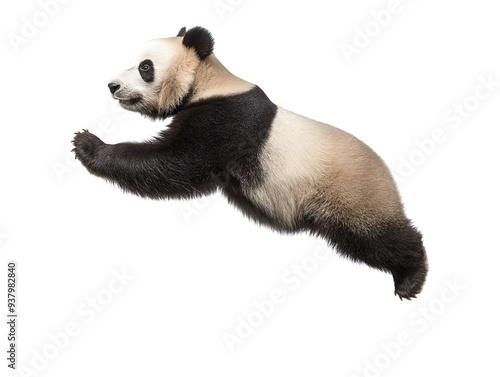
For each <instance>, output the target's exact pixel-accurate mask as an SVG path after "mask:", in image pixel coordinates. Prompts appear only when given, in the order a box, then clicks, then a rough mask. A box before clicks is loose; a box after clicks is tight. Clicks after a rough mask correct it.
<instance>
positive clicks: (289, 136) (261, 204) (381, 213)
mask: <svg viewBox="0 0 500 377" xmlns="http://www.w3.org/2000/svg"><path fill="white" fill-rule="evenodd" d="M259 160H260V162H261V165H262V171H263V179H262V183H261V184H260V185H259V186H257V187H256V188H252V189H248V190H245V189H244V188H242V189H243V192H244V194H245V196H247V197H248V198H249V200H251V201H252V203H253V204H254V205H256V206H257V207H258V208H259V209H260V210H261V211H263V212H264V213H265V214H266V215H267V216H268V217H269V218H271V219H272V220H273V221H275V222H276V223H277V224H278V225H279V226H280V227H283V228H285V229H290V230H293V229H296V228H297V227H300V223H301V221H302V219H303V218H304V215H305V214H306V215H308V216H311V215H312V216H316V215H317V216H322V217H323V218H332V217H334V218H336V219H339V220H342V221H345V222H350V223H352V224H353V225H354V226H355V227H361V228H363V227H368V226H371V224H370V223H375V222H377V221H380V219H381V218H383V217H391V213H396V212H398V213H399V212H400V210H401V206H400V203H399V196H398V193H397V190H396V188H395V185H394V182H393V180H392V178H391V176H390V173H389V172H388V170H387V168H386V166H385V164H384V163H383V162H382V160H381V159H380V157H378V155H376V154H375V153H374V152H373V151H372V150H371V149H370V148H369V147H367V146H366V145H365V144H364V143H362V142H361V141H359V140H358V139H357V138H355V137H354V136H352V135H350V134H348V133H347V132H344V131H342V130H340V129H338V128H335V127H333V126H330V125H327V124H324V123H320V122H317V121H314V120H312V119H309V118H306V117H303V116H301V115H298V114H295V113H293V112H291V111H288V110H285V109H282V108H280V107H278V110H277V113H276V117H275V119H274V122H273V124H272V126H271V131H270V134H269V138H268V139H267V141H266V143H265V145H264V146H263V148H262V150H261V153H260V156H259ZM385 214H387V216H386V215H385ZM353 217H355V218H356V219H354V220H353V219H352V218H353ZM359 219H363V220H362V221H364V222H365V223H364V224H357V223H358V222H359Z"/></svg>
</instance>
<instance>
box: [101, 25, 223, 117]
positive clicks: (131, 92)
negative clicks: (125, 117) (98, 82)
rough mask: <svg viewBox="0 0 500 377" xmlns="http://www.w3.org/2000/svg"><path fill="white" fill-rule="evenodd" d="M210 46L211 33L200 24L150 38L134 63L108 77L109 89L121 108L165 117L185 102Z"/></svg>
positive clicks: (208, 53) (149, 115) (211, 47)
mask: <svg viewBox="0 0 500 377" xmlns="http://www.w3.org/2000/svg"><path fill="white" fill-rule="evenodd" d="M213 47H214V41H213V38H212V36H211V34H210V32H209V31H208V30H206V29H203V28H201V27H195V28H192V29H189V30H188V31H186V28H182V29H181V30H180V31H179V33H178V34H177V36H176V37H173V38H163V39H154V40H152V41H149V42H147V43H146V44H145V45H144V46H143V48H142V49H141V52H140V54H139V56H138V57H137V59H136V60H135V61H134V63H133V66H132V67H130V68H129V69H126V70H125V71H123V72H122V73H120V74H119V75H118V76H116V77H114V78H113V79H112V80H111V82H110V83H109V84H108V87H109V90H110V92H111V94H112V96H113V98H115V99H117V100H118V101H119V102H120V105H121V106H122V107H123V108H125V109H127V110H131V111H137V112H139V113H141V114H143V115H145V116H148V117H150V118H153V119H165V118H166V117H168V116H170V115H172V114H174V113H175V112H176V110H178V109H179V107H180V106H182V104H183V103H185V102H186V101H188V99H189V96H190V94H191V92H192V87H193V82H194V78H195V73H196V69H197V68H198V66H199V64H200V63H201V62H202V61H203V60H205V59H206V58H207V57H208V56H209V55H210V54H211V53H212V51H213Z"/></svg>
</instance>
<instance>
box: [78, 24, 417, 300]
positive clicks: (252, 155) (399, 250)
mask: <svg viewBox="0 0 500 377" xmlns="http://www.w3.org/2000/svg"><path fill="white" fill-rule="evenodd" d="M177 38H182V45H183V46H184V47H185V48H187V49H188V50H186V51H184V53H185V54H187V55H186V57H185V59H184V60H183V63H182V64H184V65H185V66H187V67H188V68H186V69H185V71H186V72H191V71H192V70H193V69H192V68H191V67H190V66H189V64H191V65H192V66H193V67H199V64H203V63H202V62H203V61H204V60H205V59H207V58H208V57H209V56H210V55H211V54H212V50H213V39H212V36H211V35H210V33H208V31H206V30H205V29H203V28H200V27H196V28H193V29H190V30H188V31H186V29H185V28H183V29H181V30H180V31H179V33H178V36H177ZM169 43H170V42H169ZM176 48H177V47H176ZM189 51H193V52H194V53H195V55H194V56H191V55H189V54H190V52H189ZM196 59H198V61H199V62H198V63H196V62H195V60H196ZM212 60H213V59H212ZM142 64H148V65H149V67H150V68H149V70H151V71H150V72H149V73H148V72H147V71H145V72H140V76H141V77H142V79H143V81H144V82H146V83H147V85H153V81H156V73H157V66H156V63H155V62H154V61H151V60H150V59H144V60H142V62H141V63H139V64H138V68H139V69H140V67H141V65H142ZM179 64H180V63H179ZM209 64H212V65H215V66H217V64H218V63H217V62H215V61H212V62H209V63H206V65H207V66H208V65H209ZM174 68H176V67H174ZM196 69H197V70H199V69H198V68H196ZM218 69H222V68H218ZM149 70H148V71H149ZM175 72H179V71H175ZM180 74H181V73H179V75H180ZM165 75H166V74H165ZM224 75H226V76H227V74H226V73H225V71H224V74H223V75H222V76H221V77H225V76H224ZM199 76H200V77H202V79H199V80H201V81H203V80H205V79H204V78H203V77H204V76H203V74H200V75H199ZM186 77H191V76H189V75H188V74H186ZM193 77H195V76H193ZM168 79H169V78H168V77H166V76H165V78H163V80H168ZM186 80H187V81H189V82H190V84H189V85H184V87H183V88H184V89H183V90H180V89H179V92H178V94H177V96H176V98H174V99H173V100H172V101H173V104H169V106H170V107H168V109H169V110H168V112H167V110H165V111H164V112H163V113H162V110H161V106H162V104H161V103H160V102H161V101H160V102H159V103H158V104H157V105H156V106H157V107H158V108H159V109H160V110H158V109H157V107H152V105H150V104H149V102H145V104H140V106H141V107H139V108H135V107H133V108H131V109H132V110H134V111H139V112H141V113H142V114H144V115H146V116H150V117H152V118H165V117H166V116H173V119H172V121H171V124H170V125H169V127H168V128H167V129H166V130H164V131H162V132H161V133H160V134H159V135H158V136H156V137H155V138H154V139H152V140H149V141H146V142H142V143H136V142H134V143H132V142H130V143H119V144H114V145H110V144H105V143H104V142H102V141H101V140H100V139H99V138H97V137H96V136H95V135H93V134H91V133H89V132H88V131H83V132H79V133H77V134H76V136H75V138H74V140H73V143H74V146H75V148H74V151H75V153H76V157H77V158H78V159H79V160H80V161H81V162H82V163H83V165H85V167H86V168H87V169H88V170H89V172H91V173H92V174H94V175H97V176H100V177H103V178H105V179H107V180H109V181H111V182H114V183H116V184H118V185H119V186H120V187H122V188H123V189H125V190H126V191H128V192H131V193H133V194H136V195H140V196H143V197H148V198H154V199H162V198H193V197H198V196H201V195H206V194H210V193H212V192H214V191H216V190H218V189H219V190H221V191H222V192H223V193H224V194H225V195H226V196H227V198H228V200H229V201H230V202H231V203H232V204H234V205H236V206H237V207H239V208H240V209H241V210H242V211H243V212H244V213H245V214H246V215H248V216H249V217H251V218H253V219H254V220H256V221H258V222H260V223H263V224H265V225H268V226H270V227H272V228H274V229H277V230H279V231H282V232H298V231H308V232H310V233H312V234H314V235H319V236H321V237H323V238H325V239H326V240H328V241H329V242H330V244H331V245H332V246H335V247H336V248H337V249H338V251H339V252H340V253H341V254H342V255H344V256H347V257H349V258H351V259H352V260H355V261H358V262H364V263H366V264H368V265H369V266H372V267H374V268H377V269H380V270H383V271H386V272H390V273H392V275H393V278H394V283H395V287H396V289H395V292H396V293H397V294H398V295H399V296H400V297H401V298H408V299H410V298H411V297H415V295H416V294H417V293H419V292H420V290H421V289H422V286H423V284H424V282H425V277H426V273H427V258H426V253H425V249H424V247H423V245H422V237H421V234H420V233H419V232H418V231H417V230H416V229H415V228H414V227H413V226H412V224H411V222H410V221H409V220H408V219H407V218H406V217H405V216H404V214H403V212H402V206H401V205H400V201H399V198H398V197H397V192H396V191H394V192H395V193H394V194H393V196H395V197H394V198H392V197H391V199H390V201H389V202H388V205H387V206H388V207H391V205H392V206H393V207H394V209H393V210H390V211H389V210H387V214H385V213H383V212H384V210H383V209H382V210H377V208H384V206H385V203H381V206H379V205H378V204H377V203H376V201H375V199H373V200H374V201H375V203H376V205H374V207H373V208H366V209H363V211H364V212H362V213H361V215H359V213H360V212H356V211H359V208H357V207H362V206H361V204H363V203H360V204H359V206H357V205H354V206H353V205H351V204H349V206H347V205H344V204H343V203H335V202H333V203H330V202H331V201H332V200H333V198H335V195H333V194H331V193H330V192H329V191H326V193H325V190H322V189H321V187H323V186H324V187H328V185H335V184H337V185H340V186H342V184H343V183H342V182H340V183H339V182H335V181H334V180H333V179H332V181H331V182H328V181H327V182H324V181H325V179H326V178H322V180H321V179H319V178H318V179H317V180H316V182H317V183H318V182H319V183H321V184H318V185H317V186H318V187H315V188H314V190H317V191H314V192H317V193H318V194H317V195H316V196H315V195H311V197H310V198H302V196H297V198H301V199H300V201H301V203H300V205H297V206H296V207H297V208H300V212H297V213H296V212H294V211H295V206H292V209H290V210H289V211H288V212H287V211H286V210H283V211H281V212H280V208H278V210H277V211H276V210H274V211H273V210H271V207H269V208H267V207H266V204H265V203H266V200H268V201H269V198H268V197H266V196H265V192H264V193H262V192H260V193H259V190H260V191H262V190H264V191H265V189H266V187H273V186H266V182H268V181H269V180H271V181H272V178H269V176H270V174H277V175H278V176H279V174H280V172H270V171H266V169H269V167H266V166H268V165H264V162H265V163H266V164H268V163H269V159H271V160H272V159H273V158H274V157H276V160H279V159H280V158H282V159H283V158H284V157H286V156H269V153H272V151H273V150H275V149H272V148H270V147H269V145H270V144H271V146H272V142H273V141H272V140H271V136H270V135H271V131H272V129H273V127H274V125H275V124H277V123H276V122H278V120H277V119H278V118H279V117H281V118H283V117H286V116H287V114H288V113H286V112H284V110H279V108H278V107H277V106H276V105H275V104H274V103H273V102H271V101H270V99H269V98H268V97H267V96H266V94H265V93H264V92H263V91H262V90H261V89H260V88H259V87H258V86H251V87H249V86H246V84H242V91H241V92H237V93H234V94H232V93H230V92H229V93H222V94H218V93H217V92H216V93H215V95H209V96H207V97H206V98H203V97H201V98H198V99H197V98H196V95H197V92H200V91H201V89H200V85H201V84H203V82H198V83H197V82H196V77H195V78H194V79H192V81H190V80H191V79H190V78H189V79H186ZM235 82H236V81H235ZM181 84H186V83H184V82H181V83H179V85H181ZM110 85H115V86H117V87H119V88H120V87H121V86H122V85H123V86H125V84H124V83H123V82H120V83H114V82H112V83H110ZM141 85H142V84H141ZM158 85H159V84H158ZM197 85H198V86H197ZM149 88H150V87H148V86H146V87H145V88H143V89H141V90H144V91H146V94H147V93H149V92H148V91H149ZM158 88H160V89H161V88H163V87H160V86H158ZM248 88H250V89H248ZM160 89H158V90H160ZM173 89H175V88H172V90H173ZM247 89H248V90H247ZM110 90H111V87H110ZM116 90H117V89H116V87H114V89H113V90H111V92H112V94H113V95H114V96H115V98H119V99H120V97H116V95H115V92H116ZM122 90H124V91H126V90H127V88H122ZM161 90H165V89H161ZM168 90H170V89H168ZM221 92H222V90H221ZM126 93H128V92H126ZM128 95H129V96H130V97H131V98H141V100H142V97H143V95H140V94H137V93H135V92H133V90H132V89H130V93H129V94H128ZM141 100H139V101H141ZM150 101H151V99H150ZM127 103H128V102H127V101H126V100H125V101H124V102H123V103H122V105H124V106H135V104H134V105H127ZM278 113H279V114H278ZM290 114H292V113H290ZM281 118H280V119H281ZM292 119H298V120H296V121H302V122H308V121H309V120H301V119H302V118H292ZM304 119H305V118H304ZM293 121H295V120H293ZM311 122H312V121H311ZM276 127H277V129H279V127H278V126H276ZM332 129H333V128H332ZM318 130H319V128H318ZM325 130H326V131H328V132H329V130H328V129H327V128H321V132H326V131H325ZM276 132H278V131H276ZM310 132H313V133H314V132H320V131H316V129H312V128H311V131H310ZM336 132H337V134H336V135H337V136H336V137H337V138H343V137H345V138H346V141H345V142H346V143H353V145H356V147H357V148H360V150H361V151H362V152H363V154H366V155H368V156H372V155H371V154H370V153H373V152H372V151H371V150H369V148H368V147H366V146H364V144H362V143H361V142H359V141H357V139H355V138H353V137H351V136H350V135H348V134H345V133H341V131H336ZM346 135H348V136H346ZM278 141H279V140H278ZM299 142H300V141H299ZM274 143H276V141H274ZM311 145H312V144H311ZM278 146H279V145H278ZM318 148H319V147H318ZM365 149H366V150H365ZM276 150H279V149H276ZM325 150H328V149H325ZM348 150H349V149H348ZM270 151H271V152H270ZM311 152H313V151H311ZM292 153H293V151H292ZM290 157H292V156H290ZM372 158H373V159H374V161H375V162H374V164H375V166H377V168H380V169H383V168H381V166H382V165H383V163H382V162H380V161H378V160H377V159H378V156H376V155H374V154H373V157H372ZM359 161H363V159H361V158H360V159H359ZM359 161H358V160H356V161H354V162H353V164H354V165H353V168H356V164H357V163H359ZM381 164H382V165H381ZM277 166H279V165H277ZM325 166H327V165H325ZM328 166H329V165H328ZM287 168H288V169H289V168H290V166H284V168H283V169H284V171H286V169H287ZM298 168H300V167H298ZM347 168H349V167H347ZM347 170H349V169H347ZM381 171H383V172H384V174H385V171H384V170H381ZM327 173H329V172H328V171H327ZM283 174H285V173H283ZM302 174H304V173H302ZM306 174H308V173H306ZM314 174H316V173H314ZM314 174H313V172H311V175H314ZM316 175H317V174H316ZM329 176H330V175H326V176H325V177H329ZM333 177H335V176H333ZM348 177H351V176H349V175H348ZM285 178H286V177H285ZM306 178H307V177H306ZM377 179H380V180H381V182H382V183H381V186H380V187H386V186H387V187H389V189H390V190H392V186H391V185H392V183H391V182H392V181H391V179H390V178H384V179H383V178H379V177H375V178H373V180H374V182H376V180H377ZM290 182H292V183H293V182H294V181H293V180H292V179H290ZM300 182H302V181H300ZM271 183H276V182H271ZM359 183H360V184H362V182H359ZM367 183H370V182H369V181H368V182H367ZM384 185H386V186H384ZM347 188H349V187H347ZM350 188H351V189H352V190H353V192H356V190H357V189H359V188H357V187H350ZM290 190H293V188H292V189H290ZM390 190H389V191H390ZM394 190H395V189H394ZM311 191H313V187H311ZM344 191H346V190H344ZM344 191H342V192H344ZM358 191H359V190H358ZM292 192H293V191H292ZM367 192H368V193H369V188H367ZM285 194H286V191H284V195H285ZM273 195H274V196H270V198H271V199H272V198H273V197H276V195H279V194H277V193H273ZM297 195H298V194H297ZM343 195H347V196H346V197H347V198H348V199H352V198H355V197H356V195H354V194H353V195H352V198H351V197H350V196H349V195H350V194H349V193H344V194H343ZM370 195H372V196H373V195H377V193H376V192H375V193H372V194H370ZM387 195H389V194H387ZM381 197H384V196H381ZM282 199H283V205H285V204H286V203H287V201H290V200H291V201H292V204H293V200H294V199H293V198H292V199H290V198H286V197H284V198H282ZM280 200H281V199H280ZM297 200H298V199H297ZM370 200H371V199H370ZM333 201H334V200H333ZM394 203H395V204H394ZM277 204H279V203H274V202H272V200H271V203H270V204H269V205H270V206H272V207H274V206H276V205H277ZM269 205H268V206H269ZM278 207H279V206H278ZM337 207H338V208H339V211H338V212H336V211H332V210H331V209H332V208H337ZM365 212H366V216H365ZM356 213H358V215H355V214H356ZM280 214H284V215H288V214H295V215H294V216H292V215H290V218H291V219H285V218H281V217H280V216H281V215H280ZM284 215H283V216H284ZM365 217H366V218H365Z"/></svg>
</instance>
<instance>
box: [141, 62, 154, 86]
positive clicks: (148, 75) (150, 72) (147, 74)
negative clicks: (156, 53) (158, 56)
mask: <svg viewBox="0 0 500 377" xmlns="http://www.w3.org/2000/svg"><path fill="white" fill-rule="evenodd" d="M139 74H140V75H141V77H142V79H143V80H144V81H145V82H153V81H154V79H155V66H154V64H153V62H152V61H151V60H149V59H146V60H143V61H142V62H141V64H139Z"/></svg>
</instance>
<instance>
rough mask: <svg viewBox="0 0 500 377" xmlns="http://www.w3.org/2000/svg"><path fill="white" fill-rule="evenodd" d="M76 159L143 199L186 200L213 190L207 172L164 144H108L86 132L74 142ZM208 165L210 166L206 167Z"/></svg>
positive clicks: (76, 137)
mask: <svg viewBox="0 0 500 377" xmlns="http://www.w3.org/2000/svg"><path fill="white" fill-rule="evenodd" d="M73 144H74V146H75V147H74V149H73V151H74V152H75V155H76V158H77V159H78V160H80V161H81V162H82V164H83V165H84V166H85V167H86V168H87V170H88V171H89V172H90V173H92V174H94V175H96V176H99V177H102V178H105V179H106V180H109V181H112V182H114V183H116V184H118V185H119V186H120V187H122V188H123V189H124V190H126V191H128V192H132V193H134V194H136V195H140V196H143V197H149V198H154V199H159V198H186V197H193V196H199V195H201V194H206V193H209V192H210V191H213V189H215V187H212V186H213V184H212V181H211V179H210V174H209V173H208V172H207V171H206V170H207V169H203V168H200V169H198V168H197V163H196V161H190V158H189V157H190V156H183V155H180V154H179V153H176V152H175V148H171V149H169V148H166V147H165V146H164V145H162V144H161V143H155V142H146V143H119V144H106V143H104V142H103V141H102V140H100V139H99V138H98V137H97V136H95V135H93V134H92V133H90V132H88V131H87V130H84V131H83V132H77V133H76V134H75V138H74V139H73ZM205 166H206V164H205Z"/></svg>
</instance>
